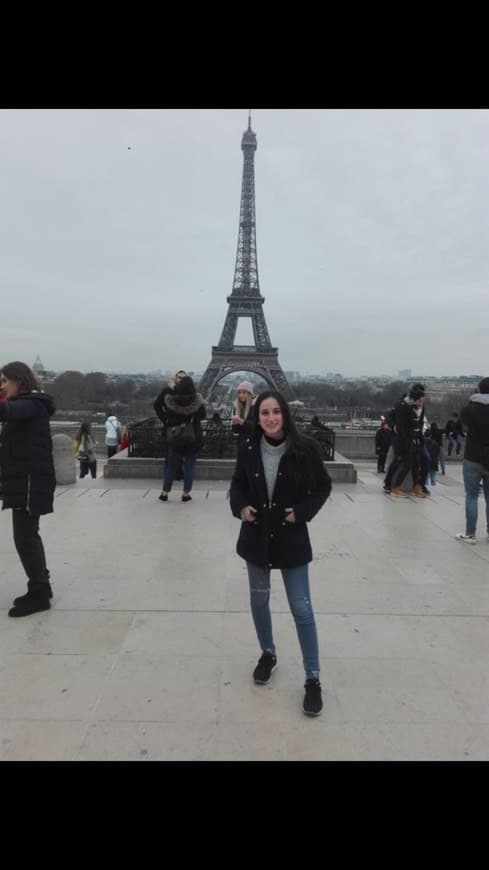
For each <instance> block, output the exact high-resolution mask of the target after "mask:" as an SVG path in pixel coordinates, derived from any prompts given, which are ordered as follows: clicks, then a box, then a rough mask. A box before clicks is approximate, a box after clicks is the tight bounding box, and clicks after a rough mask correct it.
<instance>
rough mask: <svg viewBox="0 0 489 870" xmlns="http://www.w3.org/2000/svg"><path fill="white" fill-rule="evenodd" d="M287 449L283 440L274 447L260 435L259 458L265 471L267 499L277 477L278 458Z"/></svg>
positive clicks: (269, 497)
mask: <svg viewBox="0 0 489 870" xmlns="http://www.w3.org/2000/svg"><path fill="white" fill-rule="evenodd" d="M286 449H287V443H286V442H285V441H284V442H283V443H282V444H278V445H277V446H276V447H275V446H274V445H273V444H269V443H268V441H267V440H266V438H265V436H264V435H263V436H262V439H261V442H260V450H261V458H262V462H263V470H264V472H265V481H266V484H267V492H268V500H269V501H271V500H272V495H273V490H274V488H275V481H276V479H277V472H278V467H279V465H280V460H281V458H282V456H283V455H284V453H285V451H286Z"/></svg>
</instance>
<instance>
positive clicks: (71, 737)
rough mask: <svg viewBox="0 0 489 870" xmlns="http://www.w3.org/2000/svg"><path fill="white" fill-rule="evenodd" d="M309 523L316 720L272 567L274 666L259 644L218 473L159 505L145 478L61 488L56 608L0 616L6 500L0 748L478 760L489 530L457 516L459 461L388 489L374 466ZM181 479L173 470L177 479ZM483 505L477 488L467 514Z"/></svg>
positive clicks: (53, 544) (202, 756)
mask: <svg viewBox="0 0 489 870" xmlns="http://www.w3.org/2000/svg"><path fill="white" fill-rule="evenodd" d="M357 469H358V477H359V479H358V483H357V484H356V485H355V484H336V485H334V489H333V495H332V498H331V499H330V500H329V501H328V502H327V504H326V506H325V507H324V508H323V510H322V511H321V512H320V514H319V515H318V517H317V518H316V519H315V520H314V521H313V522H312V523H311V525H310V532H311V538H312V542H313V550H314V553H315V560H314V562H313V563H312V565H311V587H312V599H313V603H314V607H315V612H316V618H317V624H318V632H319V642H320V654H321V663H322V672H321V679H322V683H323V687H324V688H325V689H326V698H325V708H324V711H323V715H322V716H320V717H318V718H314V719H310V718H307V717H305V716H304V715H303V713H302V711H301V704H302V697H303V682H304V677H303V671H302V666H301V657H300V651H299V646H298V642H297V638H296V634H295V627H294V624H293V621H292V617H291V615H290V613H289V610H288V606H287V602H286V598H285V595H284V592H283V588H282V581H281V577H280V574H279V572H273V574H272V587H273V594H272V609H273V614H274V630H275V641H276V645H277V651H278V657H279V667H278V669H277V671H276V672H275V673H274V675H273V677H272V681H271V683H270V684H269V685H267V686H255V685H254V684H253V681H252V679H251V673H252V670H253V667H254V665H255V664H256V661H257V659H258V655H259V650H258V648H257V643H256V639H255V635H254V629H253V626H252V621H251V616H250V613H249V607H248V592H247V578H246V572H245V566H244V563H243V562H242V560H241V559H239V558H238V557H237V556H236V555H235V542H236V537H237V534H238V527H239V524H238V522H237V521H236V520H235V519H234V518H233V517H232V516H231V513H230V510H229V503H228V500H227V488H228V484H227V483H226V482H219V481H197V482H196V486H195V489H194V493H193V501H192V502H191V503H189V504H182V503H181V501H180V489H178V490H174V493H172V496H171V497H170V498H171V500H170V501H169V502H168V503H167V504H162V503H161V502H159V501H158V500H157V496H158V493H159V488H158V482H157V481H156V480H146V481H145V480H130V481H128V480H104V479H103V478H102V477H99V478H98V479H97V480H93V481H92V480H88V481H86V480H84V481H78V482H77V483H76V484H75V485H73V486H67V487H63V488H60V489H59V490H58V491H57V495H56V503H55V506H56V512H55V514H54V515H52V516H49V517H44V518H43V519H42V522H41V531H42V535H43V539H44V541H45V545H46V550H47V554H48V564H49V567H50V569H51V575H52V583H53V587H54V592H55V598H54V605H53V609H52V610H51V611H49V612H47V613H42V614H36V615H34V616H30V617H26V618H24V619H17V620H12V619H9V618H8V617H7V611H8V608H9V607H10V606H11V601H12V599H13V598H14V596H15V595H18V594H20V593H21V592H22V591H23V587H24V577H23V573H22V569H21V567H20V564H19V562H18V558H17V555H16V553H15V551H14V548H13V541H12V533H11V512H10V511H5V512H3V513H2V514H1V515H0V553H1V561H0V622H1V630H0V654H1V655H0V758H1V759H2V760H14V759H22V760H27V759H45V760H47V759H61V760H136V761H139V760H148V759H151V760H243V761H246V760H258V759H259V760H302V759H307V760H329V759H331V760H333V759H334V760H385V759H392V760H394V759H395V760H403V759H406V760H408V759H421V760H432V759H436V760H443V759H447V760H448V759H461V760H467V759H488V758H489V694H488V688H489V677H488V657H489V544H488V543H487V542H486V535H485V516H479V526H478V532H479V543H478V544H477V546H475V547H469V546H467V545H466V544H462V543H460V542H458V541H456V540H455V539H454V534H455V533H456V532H458V531H461V530H463V528H464V522H463V518H464V507H463V505H464V495H463V487H462V484H461V466H460V464H458V463H451V464H449V465H448V467H447V475H446V476H445V477H440V476H439V477H438V484H437V486H435V487H433V489H432V497H431V498H427V499H424V500H421V499H416V498H414V497H410V498H408V499H402V500H396V499H395V498H394V497H390V496H386V495H384V494H383V493H382V489H381V482H380V481H381V478H380V475H377V474H376V473H375V466H374V463H373V462H364V463H357ZM176 486H177V487H180V486H181V484H176ZM483 505H484V502H483V500H482V499H481V500H480V508H479V511H480V514H481V512H482V513H483Z"/></svg>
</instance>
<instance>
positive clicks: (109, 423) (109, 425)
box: [105, 414, 122, 459]
mask: <svg viewBox="0 0 489 870" xmlns="http://www.w3.org/2000/svg"><path fill="white" fill-rule="evenodd" d="M121 437H122V426H121V424H120V422H119V420H118V419H117V417H115V416H114V415H113V414H111V415H110V417H107V419H106V421H105V446H106V448H107V459H110V457H111V456H113V455H114V453H117V449H118V447H119V442H120V440H121Z"/></svg>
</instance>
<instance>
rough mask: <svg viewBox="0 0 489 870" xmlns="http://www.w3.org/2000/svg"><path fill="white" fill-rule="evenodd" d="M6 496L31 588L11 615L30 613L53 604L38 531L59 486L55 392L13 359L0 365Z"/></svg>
mask: <svg viewBox="0 0 489 870" xmlns="http://www.w3.org/2000/svg"><path fill="white" fill-rule="evenodd" d="M0 389H1V390H2V392H3V394H4V395H5V396H6V397H7V401H6V402H1V403H0V422H1V423H2V424H3V425H2V437H1V445H0V470H1V498H2V501H3V510H5V509H6V508H11V509H12V520H13V530H14V543H15V547H16V550H17V553H18V554H19V558H20V561H21V562H22V565H23V567H24V571H25V573H26V574H27V578H28V582H27V593H26V594H25V595H21V596H19V597H18V598H16V599H15V600H14V606H13V607H12V608H11V609H10V610H9V613H8V615H9V616H29V614H31V613H37V612H38V611H41V610H49V608H50V606H51V604H50V601H49V599H50V598H52V595H53V593H52V590H51V584H50V582H49V571H48V569H47V566H46V556H45V553H44V547H43V543H42V540H41V538H40V535H39V517H40V516H41V514H48V513H52V511H53V498H54V490H55V486H56V479H55V475H54V463H53V444H52V440H51V429H50V425H49V418H50V417H51V416H52V415H53V414H54V411H55V408H54V402H53V400H52V398H51V396H48V395H47V394H46V393H43V392H42V391H41V388H40V386H39V383H38V381H37V379H36V377H35V375H34V373H33V372H32V370H31V369H30V368H29V366H27V365H26V364H25V363H23V362H11V363H8V364H7V365H5V366H3V368H2V369H1V370H0Z"/></svg>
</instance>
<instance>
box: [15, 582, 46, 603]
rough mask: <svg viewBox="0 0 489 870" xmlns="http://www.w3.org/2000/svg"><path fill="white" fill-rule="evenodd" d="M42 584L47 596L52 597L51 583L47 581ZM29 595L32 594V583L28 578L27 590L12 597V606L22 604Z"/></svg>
mask: <svg viewBox="0 0 489 870" xmlns="http://www.w3.org/2000/svg"><path fill="white" fill-rule="evenodd" d="M43 586H45V587H46V590H47V592H48V598H52V597H53V590H52V589H51V584H50V583H49V581H48V582H47V583H43ZM31 595H32V584H31V581H30V580H29V582H28V583H27V592H26V593H25V595H18V596H17V598H14V601H13V604H14V607H17V605H18V604H22V603H23V602H24V601H26V600H27V599H28V598H29V597H30V596H31Z"/></svg>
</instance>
